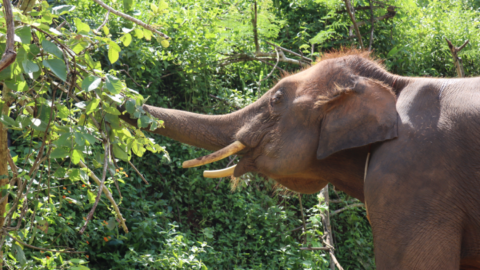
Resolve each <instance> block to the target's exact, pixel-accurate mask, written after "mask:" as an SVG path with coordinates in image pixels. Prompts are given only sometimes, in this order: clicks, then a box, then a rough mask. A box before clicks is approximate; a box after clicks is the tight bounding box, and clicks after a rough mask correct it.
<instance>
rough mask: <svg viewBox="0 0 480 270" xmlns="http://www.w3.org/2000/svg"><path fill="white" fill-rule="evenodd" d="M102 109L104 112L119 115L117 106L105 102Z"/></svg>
mask: <svg viewBox="0 0 480 270" xmlns="http://www.w3.org/2000/svg"><path fill="white" fill-rule="evenodd" d="M103 110H104V111H105V112H107V113H109V114H112V115H121V113H120V112H119V111H118V109H117V108H115V107H112V106H109V105H107V104H105V106H103Z"/></svg>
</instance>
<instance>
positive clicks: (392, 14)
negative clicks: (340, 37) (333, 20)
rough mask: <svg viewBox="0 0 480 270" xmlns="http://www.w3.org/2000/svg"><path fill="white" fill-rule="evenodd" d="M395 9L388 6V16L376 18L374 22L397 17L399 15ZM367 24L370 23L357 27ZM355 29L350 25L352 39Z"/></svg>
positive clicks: (358, 23)
mask: <svg viewBox="0 0 480 270" xmlns="http://www.w3.org/2000/svg"><path fill="white" fill-rule="evenodd" d="M395 8H396V7H395V6H388V7H387V14H385V15H383V16H380V17H376V18H375V19H374V20H373V21H374V22H378V21H381V20H385V19H390V18H393V17H395V15H396V14H397V12H396V11H395ZM367 23H368V22H367V21H361V22H357V26H358V27H361V26H364V25H366V24H367ZM353 28H354V25H350V27H349V36H350V37H353V33H352V32H353Z"/></svg>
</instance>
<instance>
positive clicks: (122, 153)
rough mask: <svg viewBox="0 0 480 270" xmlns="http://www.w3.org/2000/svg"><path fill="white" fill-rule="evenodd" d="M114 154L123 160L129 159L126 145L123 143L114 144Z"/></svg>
mask: <svg viewBox="0 0 480 270" xmlns="http://www.w3.org/2000/svg"><path fill="white" fill-rule="evenodd" d="M113 154H114V155H115V157H117V158H119V159H121V160H123V161H128V154H127V149H126V145H124V144H122V145H121V147H120V146H119V145H117V144H114V145H113Z"/></svg>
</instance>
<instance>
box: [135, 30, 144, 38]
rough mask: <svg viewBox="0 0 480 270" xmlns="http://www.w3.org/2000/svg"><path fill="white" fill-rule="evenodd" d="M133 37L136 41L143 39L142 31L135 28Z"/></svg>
mask: <svg viewBox="0 0 480 270" xmlns="http://www.w3.org/2000/svg"><path fill="white" fill-rule="evenodd" d="M134 31H135V37H136V38H138V39H142V38H143V31H142V29H138V28H135V30H134Z"/></svg>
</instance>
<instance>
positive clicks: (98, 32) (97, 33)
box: [93, 10, 110, 35]
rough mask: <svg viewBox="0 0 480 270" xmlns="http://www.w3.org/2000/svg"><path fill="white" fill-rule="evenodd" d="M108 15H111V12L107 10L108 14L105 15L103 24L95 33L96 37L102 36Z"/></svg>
mask: <svg viewBox="0 0 480 270" xmlns="http://www.w3.org/2000/svg"><path fill="white" fill-rule="evenodd" d="M108 15H110V10H107V14H106V15H105V20H103V23H102V24H101V25H100V26H99V27H98V28H97V30H95V31H93V33H94V34H95V35H100V31H101V30H102V28H103V27H104V26H105V25H106V24H107V22H108Z"/></svg>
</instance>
